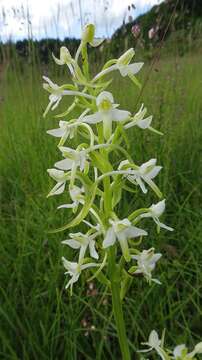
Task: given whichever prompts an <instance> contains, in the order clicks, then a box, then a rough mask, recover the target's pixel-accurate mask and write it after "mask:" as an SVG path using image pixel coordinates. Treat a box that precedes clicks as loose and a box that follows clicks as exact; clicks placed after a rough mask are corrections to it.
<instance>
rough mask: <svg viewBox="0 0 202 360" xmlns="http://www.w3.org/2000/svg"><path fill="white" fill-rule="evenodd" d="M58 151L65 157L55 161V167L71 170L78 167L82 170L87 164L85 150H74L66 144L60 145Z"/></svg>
mask: <svg viewBox="0 0 202 360" xmlns="http://www.w3.org/2000/svg"><path fill="white" fill-rule="evenodd" d="M59 149H60V151H61V152H62V154H63V156H64V157H65V159H64V160H60V161H58V162H56V163H55V165H54V166H55V167H56V168H58V169H61V170H72V169H77V167H79V168H80V171H83V170H84V169H85V167H86V166H87V154H86V151H85V150H74V149H72V148H69V147H66V146H60V147H59Z"/></svg>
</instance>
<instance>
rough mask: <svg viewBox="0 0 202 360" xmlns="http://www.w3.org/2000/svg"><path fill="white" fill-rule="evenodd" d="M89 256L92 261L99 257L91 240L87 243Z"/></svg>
mask: <svg viewBox="0 0 202 360" xmlns="http://www.w3.org/2000/svg"><path fill="white" fill-rule="evenodd" d="M89 250H90V256H91V257H93V258H94V259H98V258H99V255H98V253H97V251H96V249H95V240H91V241H90V243H89Z"/></svg>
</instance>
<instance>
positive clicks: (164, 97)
mask: <svg viewBox="0 0 202 360" xmlns="http://www.w3.org/2000/svg"><path fill="white" fill-rule="evenodd" d="M201 68H202V60H201V53H200V52H199V53H198V54H197V55H194V54H193V55H186V57H183V58H178V57H175V58H172V57H171V58H167V59H164V60H162V61H161V62H159V63H158V64H156V66H155V70H154V71H153V72H152V74H151V75H150V78H149V81H148V83H147V85H146V87H145V90H144V93H143V98H142V99H140V101H139V104H137V98H138V91H137V90H136V88H134V86H133V85H128V82H125V81H124V80H123V79H120V78H118V77H117V78H116V81H115V85H114V87H113V89H112V90H113V92H114V95H115V98H116V101H117V102H119V103H120V104H121V106H123V107H125V106H126V107H129V108H130V110H131V111H137V110H138V107H139V105H140V103H141V101H143V100H144V103H145V105H146V106H147V108H148V111H149V113H151V114H153V115H154V125H155V127H156V128H158V129H160V130H161V131H163V132H164V134H165V135H164V136H163V137H158V136H157V135H155V134H152V133H148V132H141V130H139V129H136V130H135V129H134V130H133V131H131V134H130V136H131V139H133V145H132V147H131V149H130V150H131V152H132V154H133V157H134V160H135V161H136V162H140V163H141V162H142V161H147V160H149V159H150V158H151V157H157V158H158V163H159V164H162V165H163V171H162V174H161V175H160V176H159V179H158V184H159V185H160V187H161V188H162V190H163V192H164V194H165V196H166V198H167V205H168V207H167V215H166V219H165V222H166V223H167V224H169V225H170V226H172V227H174V228H175V231H174V232H173V233H167V232H163V231H162V232H161V233H160V235H156V232H155V227H154V225H153V224H152V223H151V222H148V221H147V220H145V226H146V227H147V228H148V230H150V234H151V235H150V236H149V237H148V239H147V240H146V241H145V247H151V246H154V247H156V249H158V250H160V251H161V252H162V253H163V259H162V261H161V264H160V265H159V266H158V269H157V270H156V271H157V272H158V274H160V280H161V282H162V286H156V285H154V286H153V285H152V286H151V287H150V286H148V285H147V284H146V283H145V282H144V280H142V279H139V278H138V279H137V280H136V281H134V283H133V286H132V288H131V290H130V293H129V296H128V298H127V299H126V300H125V309H124V310H125V317H126V324H127V329H128V337H129V339H130V345H131V349H132V350H133V351H135V349H136V348H137V344H139V343H140V341H144V340H145V339H146V338H147V336H148V334H149V332H150V331H151V329H153V328H155V329H157V330H158V331H159V332H160V331H162V330H163V329H164V328H167V330H168V331H167V339H168V343H170V344H176V343H182V342H188V343H189V344H190V345H192V342H195V341H197V340H200V336H201V333H202V316H201V315H202V311H201V308H200V302H201V290H202V286H201V281H202V275H201V270H202V262H201V258H202V241H201V239H200V235H201V231H202V224H201V215H202V214H201V198H200V188H199V186H200V183H201V178H200V174H201V170H202V169H201V143H202V127H201V121H202V104H201V97H202V90H201ZM148 69H149V66H147V65H146V66H145V69H144V71H143V74H142V81H143V80H144V78H145V77H146V74H147V71H148ZM43 71H46V69H45V70H44V69H43V70H41V69H38V68H35V67H32V68H31V66H28V67H26V66H24V69H23V73H21V70H20V69H19V67H18V66H17V63H16V66H15V67H13V66H12V67H9V68H8V69H7V71H6V72H5V73H4V77H3V79H2V81H1V85H0V86H1V94H2V98H1V104H0V118H1V132H0V154H1V156H0V173H1V184H0V185H1V188H0V191H1V219H0V237H1V243H0V251H1V257H2V260H1V262H2V265H1V271H0V276H1V284H2V288H1V305H0V316H1V330H0V338H1V342H2V345H1V347H0V348H1V350H0V358H1V359H12V360H17V359H19V360H21V359H23V360H31V359H36V360H38V359H40V360H45V359H46V360H53V359H54V360H59V359H60V360H61V359H68V360H75V359H98V360H101V359H105V358H108V359H120V354H119V353H118V346H117V339H116V331H115V325H114V322H113V318H112V316H111V299H110V297H109V294H108V293H107V291H106V289H105V288H104V287H102V286H99V285H98V284H97V282H94V283H93V284H92V283H90V284H88V283H86V279H87V278H88V275H89V274H86V278H85V275H82V277H81V280H80V281H79V284H78V285H77V286H75V288H74V293H73V296H72V297H69V294H68V292H66V291H65V290H64V281H65V278H64V276H63V272H64V270H63V267H62V264H61V260H60V258H61V254H62V253H64V251H65V252H66V256H67V257H71V256H73V253H72V251H71V250H70V249H65V250H64V248H62V246H61V243H60V240H64V239H65V237H67V234H68V232H66V233H65V234H64V233H59V234H57V235H50V234H48V233H47V231H48V229H50V228H55V227H56V226H58V225H59V224H64V223H65V221H67V216H69V212H68V210H67V211H64V212H63V211H62V212H60V213H59V212H57V211H56V210H55V209H56V205H57V204H60V203H61V199H60V200H58V199H57V198H54V199H52V198H51V199H46V194H47V192H48V191H49V189H50V187H51V186H52V185H53V184H52V181H51V180H50V179H49V177H48V175H47V173H46V169H47V168H50V167H52V165H53V163H54V162H55V161H56V160H57V159H58V155H59V154H58V153H56V151H55V148H56V147H55V144H54V139H52V138H50V137H49V136H48V135H46V133H45V131H46V129H50V128H52V127H54V126H55V125H56V124H57V121H56V120H54V119H51V116H49V118H48V119H46V120H44V119H42V112H43V110H44V108H45V106H46V104H47V95H46V94H44V92H43V90H42V88H41V74H42V72H43ZM49 75H50V77H51V78H52V79H53V80H55V81H56V82H57V81H58V82H59V83H60V82H64V81H65V80H64V75H62V74H57V73H53V74H52V76H51V74H49ZM65 101H68V100H66V99H65V100H64V101H63V102H65ZM65 106H67V103H65ZM62 108H63V105H62ZM59 201H60V202H59ZM145 201H146V203H145ZM155 201H156V199H155V197H154V196H153V194H151V195H150V198H148V197H147V198H145V197H144V196H142V195H141V194H140V192H137V194H134V197H133V196H132V197H131V196H127V194H126V195H125V198H124V203H123V204H122V208H121V209H120V211H121V212H122V214H123V211H124V214H125V215H127V214H128V213H129V212H130V211H131V209H133V208H134V207H136V206H138V205H139V204H144V205H148V206H149V205H150V204H151V203H152V202H155ZM58 202H59V203H58ZM133 358H135V352H134V354H133Z"/></svg>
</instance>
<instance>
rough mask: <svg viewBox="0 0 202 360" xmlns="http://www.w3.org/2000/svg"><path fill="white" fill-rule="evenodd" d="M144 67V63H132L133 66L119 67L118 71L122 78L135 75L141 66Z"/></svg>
mask: <svg viewBox="0 0 202 360" xmlns="http://www.w3.org/2000/svg"><path fill="white" fill-rule="evenodd" d="M143 65H144V63H133V64H129V65H119V71H120V73H121V75H122V76H123V77H125V76H127V75H129V74H132V75H135V74H137V73H138V72H139V71H140V69H141V68H142V66H143Z"/></svg>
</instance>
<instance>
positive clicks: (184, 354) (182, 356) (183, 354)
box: [173, 342, 202, 360]
mask: <svg viewBox="0 0 202 360" xmlns="http://www.w3.org/2000/svg"><path fill="white" fill-rule="evenodd" d="M196 354H202V342H200V343H198V344H197V345H196V346H195V347H194V349H193V351H192V352H190V353H188V349H187V347H186V346H185V344H181V345H177V346H176V347H175V348H174V350H173V355H174V359H176V360H191V359H193V358H194V356H195V355H196Z"/></svg>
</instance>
